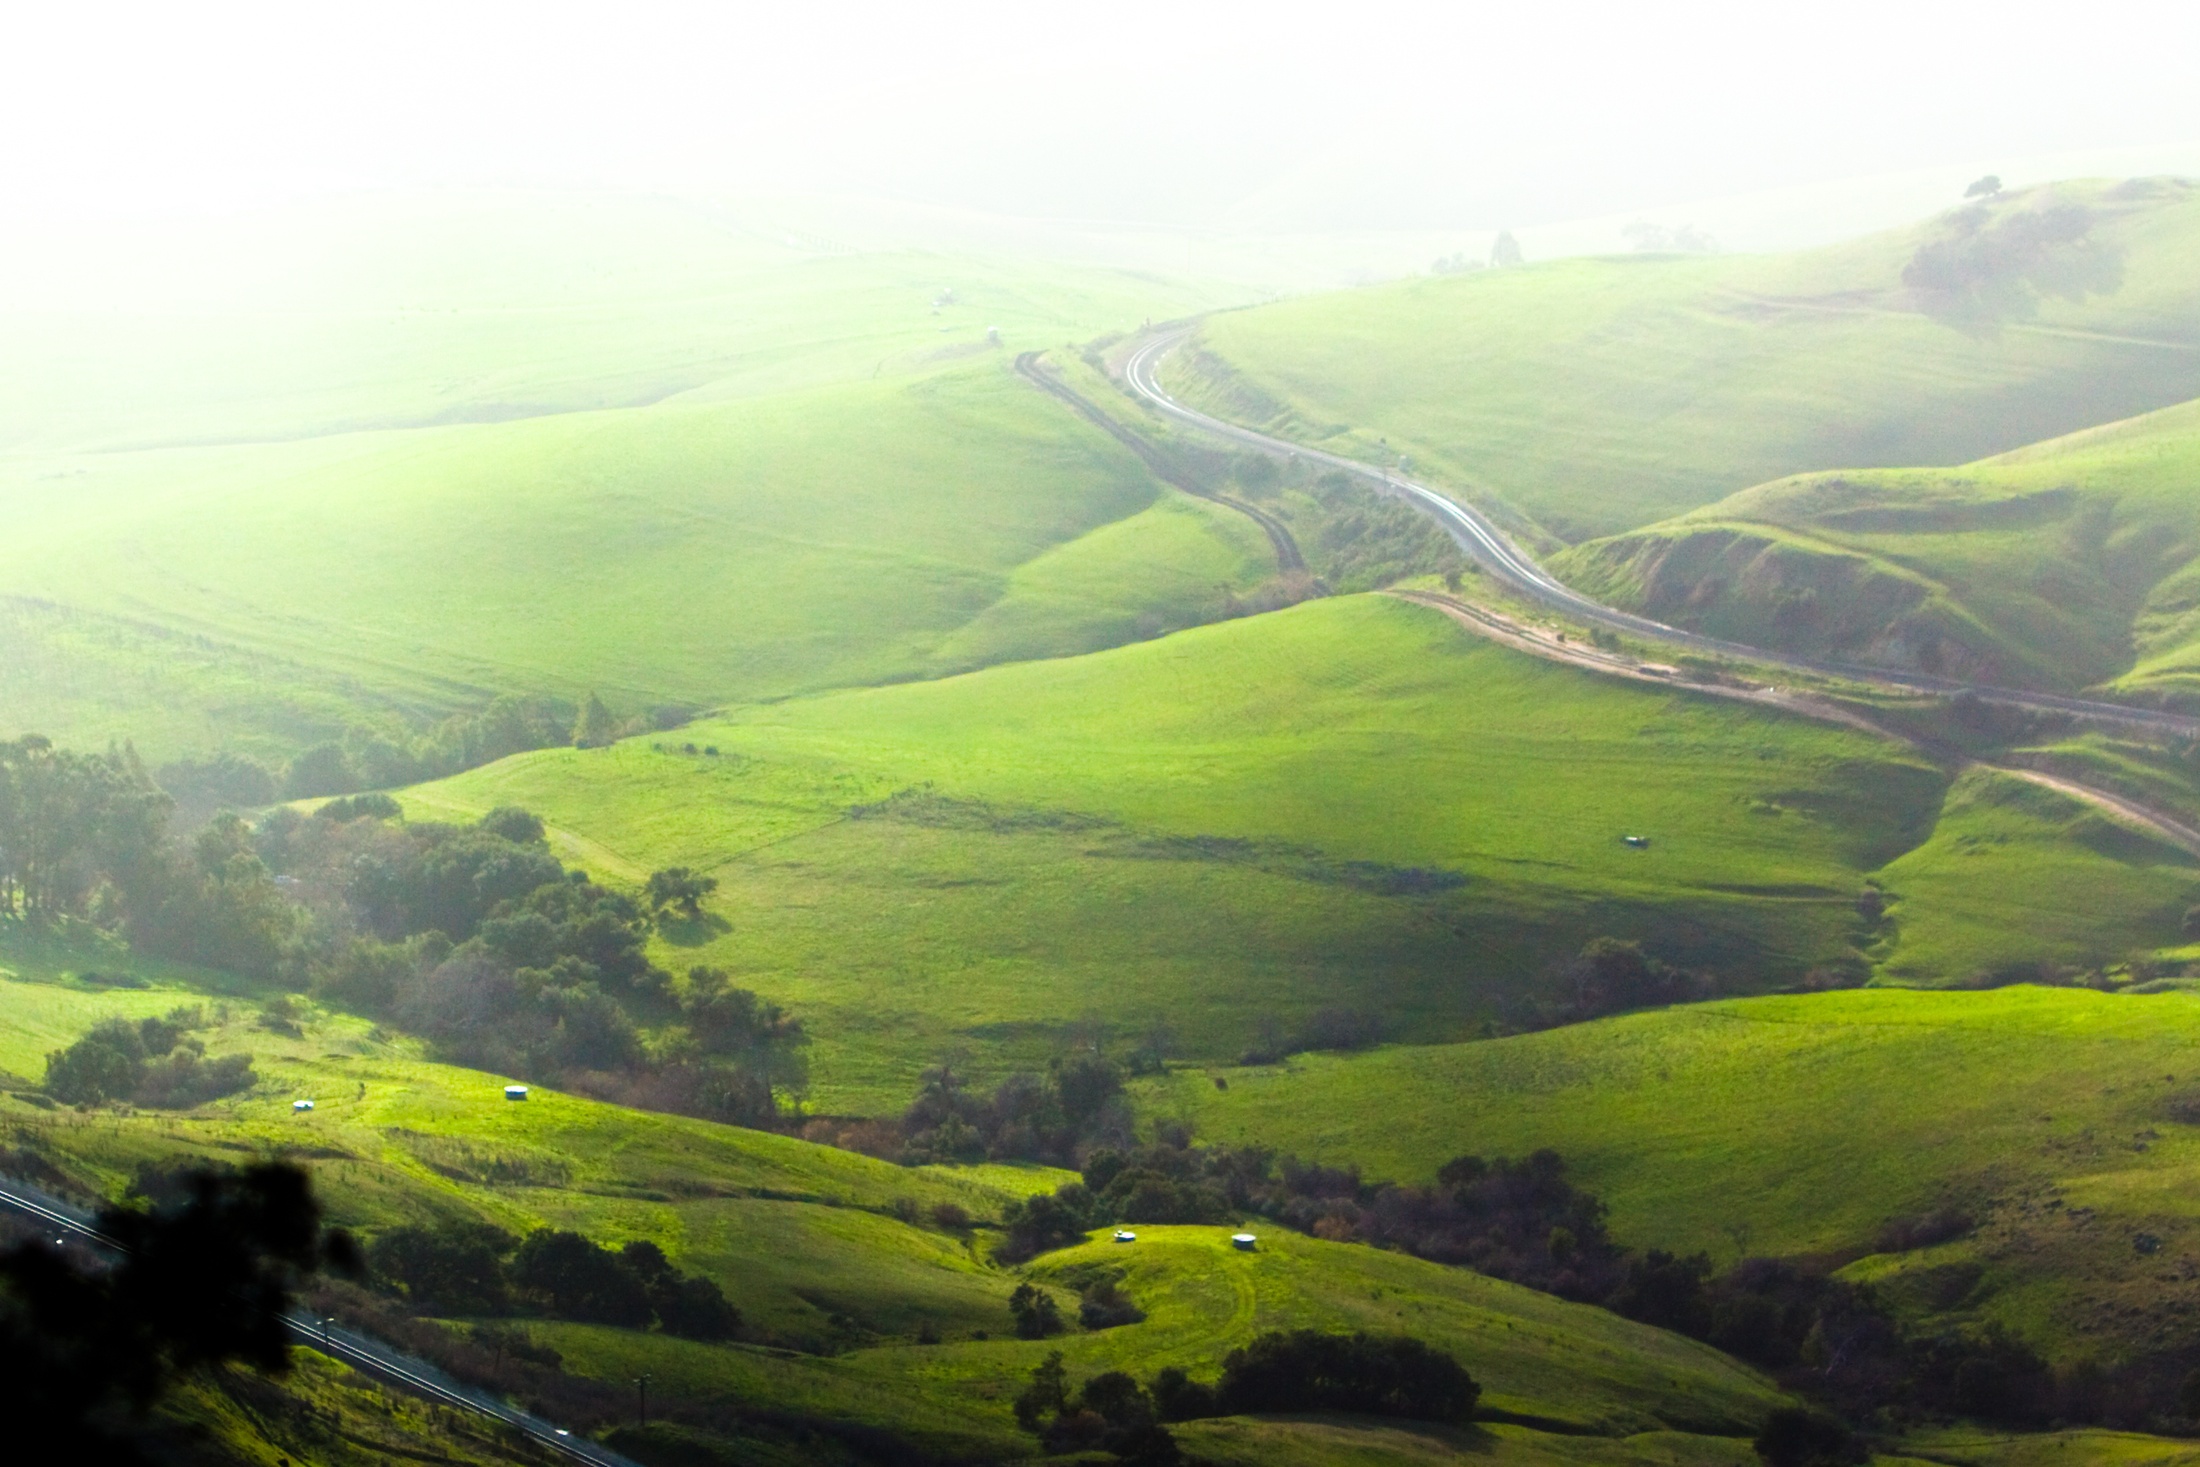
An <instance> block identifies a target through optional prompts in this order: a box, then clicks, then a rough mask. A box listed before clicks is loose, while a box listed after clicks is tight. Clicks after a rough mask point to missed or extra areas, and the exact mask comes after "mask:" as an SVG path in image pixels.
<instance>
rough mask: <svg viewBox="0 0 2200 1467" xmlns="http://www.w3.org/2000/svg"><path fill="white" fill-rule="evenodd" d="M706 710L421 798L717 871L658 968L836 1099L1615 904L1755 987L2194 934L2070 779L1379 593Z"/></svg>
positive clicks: (642, 858) (594, 856) (1440, 972)
mask: <svg viewBox="0 0 2200 1467" xmlns="http://www.w3.org/2000/svg"><path fill="white" fill-rule="evenodd" d="M690 734H692V735H693V736H694V737H695V738H697V739H698V740H705V741H707V746H709V747H716V748H717V749H718V751H719V752H718V754H717V755H716V756H715V757H713V756H711V755H709V754H707V753H705V752H702V748H703V747H704V746H702V745H699V747H698V750H697V752H695V753H692V754H691V753H687V752H684V751H683V749H682V747H681V745H680V744H678V743H674V742H671V741H669V740H667V739H655V740H653V739H650V738H648V737H643V738H638V739H633V740H629V741H627V742H626V743H623V744H621V745H619V746H617V747H615V748H611V749H603V750H551V751H545V752H543V753H539V754H533V755H526V756H522V757H519V758H515V759H511V760H507V761H504V762H502V763H499V764H496V765H493V766H490V767H488V768H485V769H481V770H477V771H474V772H473V773H470V774H467V775H463V776H460V777H458V778H456V779H453V780H449V781H445V782H443V783H440V784H435V785H429V786H423V787H421V788H418V789H415V790H412V791H408V792H406V794H405V797H404V798H405V803H406V805H407V807H408V808H409V809H410V810H411V811H412V812H413V813H414V814H415V815H416V816H431V817H432V816H441V817H457V816H463V815H472V814H478V813H479V812H481V811H484V810H487V809H489V808H492V807H494V806H496V805H500V804H515V803H516V804H521V805H526V806H528V807H530V808H533V809H535V810H538V811H540V812H542V813H543V814H544V815H545V816H546V818H548V819H549V820H550V822H551V824H552V826H553V827H554V828H555V834H554V837H553V838H554V839H555V840H557V841H559V842H561V843H562V853H563V854H564V855H566V856H567V858H568V859H572V860H575V861H578V862H581V863H583V864H585V865H588V866H589V867H591V868H592V869H594V870H596V871H598V872H601V873H603V874H604V875H606V876H608V877H610V878H611V879H614V880H621V881H627V882H638V881H640V880H641V879H642V878H643V877H645V876H646V875H647V874H648V873H649V872H650V871H651V870H655V869H658V868H661V867H665V866H671V865H687V866H693V867H697V868H699V869H703V870H707V871H710V872H712V873H713V874H714V875H716V876H717V877H718V879H719V881H720V883H721V885H720V888H719V891H718V893H717V895H716V896H715V898H713V901H712V904H711V912H712V913H713V915H714V918H715V919H716V920H715V923H714V924H710V925H703V926H698V927H695V928H692V929H690V928H675V929H672V930H671V931H670V932H669V933H668V934H667V936H666V938H665V939H663V942H662V945H661V947H660V951H659V959H660V961H662V962H664V963H665V964H666V965H667V966H671V967H675V968H682V967H685V966H686V965H688V964H690V963H694V962H704V961H707V962H711V963H715V964H718V965H720V966H723V967H726V968H729V969H731V970H732V971H733V972H734V973H736V974H737V975H739V981H740V982H742V983H743V984H745V985H747V986H751V987H754V988H756V989H758V990H759V991H761V992H764V993H766V994H768V995H769V996H771V997H772V998H774V999H777V1000H779V1001H781V1002H784V1003H786V1004H788V1005H789V1006H790V1007H792V1008H793V1009H795V1010H796V1011H797V1012H800V1013H802V1014H803V1015H804V1016H805V1017H806V1018H807V1019H808V1021H809V1023H810V1026H811V1032H812V1033H813V1034H814V1035H816V1036H817V1037H818V1041H819V1042H818V1045H817V1048H816V1050H815V1053H814V1056H813V1059H814V1066H813V1068H814V1073H815V1077H816V1082H817V1085H818V1090H817V1092H816V1098H817V1102H818V1104H819V1105H820V1106H822V1107H823V1108H824V1109H827V1110H838V1111H855V1112H861V1113H876V1112H878V1111H881V1110H893V1109H898V1108H899V1106H900V1104H901V1103H902V1101H903V1100H904V1098H905V1097H906V1096H907V1095H908V1094H909V1092H910V1089H911V1086H912V1084H913V1080H914V1077H915V1075H916V1072H917V1071H918V1070H919V1069H920V1068H921V1067H922V1066H923V1065H925V1064H928V1063H931V1062H933V1061H935V1060H936V1059H938V1058H939V1057H941V1056H942V1055H946V1054H952V1053H962V1054H965V1055H966V1056H967V1058H968V1059H969V1060H970V1062H971V1063H973V1064H974V1065H975V1066H976V1067H977V1069H978V1070H979V1071H980V1072H981V1073H983V1072H986V1071H989V1070H990V1071H993V1072H995V1073H997V1072H998V1071H999V1069H1000V1068H1002V1067H1007V1066H1011V1065H1016V1064H1024V1065H1036V1064H1040V1063H1043V1062H1044V1061H1045V1060H1046V1059H1047V1058H1048V1057H1049V1056H1050V1055H1052V1054H1053V1053H1055V1052H1056V1051H1057V1049H1058V1048H1059V1046H1060V1045H1061V1044H1062V1043H1064V1042H1065V1040H1066V1038H1067V1036H1069V1035H1070V1034H1071V1033H1073V1032H1079V1031H1081V1029H1083V1028H1084V1027H1087V1026H1091V1025H1098V1026H1100V1027H1101V1028H1103V1029H1107V1030H1111V1031H1112V1032H1114V1033H1115V1034H1117V1035H1118V1036H1122V1037H1124V1038H1126V1039H1127V1038H1131V1037H1135V1036H1139V1035H1142V1034H1144V1033H1146V1032H1147V1031H1148V1030H1149V1029H1151V1028H1153V1027H1154V1026H1155V1025H1157V1024H1160V1025H1164V1026H1166V1028H1167V1029H1169V1030H1170V1031H1172V1032H1173V1035H1174V1043H1175V1044H1176V1045H1177V1046H1178V1050H1179V1052H1180V1053H1183V1054H1186V1055H1190V1056H1195V1057H1198V1058H1200V1059H1204V1060H1213V1059H1227V1058H1231V1057H1234V1056H1235V1055H1236V1054H1238V1053H1239V1052H1240V1051H1241V1050H1243V1049H1245V1048H1246V1047H1248V1046H1249V1045H1250V1044H1252V1043H1254V1042H1256V1041H1257V1040H1258V1039H1259V1038H1260V1037H1261V1035H1262V1034H1263V1032H1264V1031H1265V1030H1267V1029H1271V1028H1280V1029H1282V1030H1284V1031H1288V1030H1289V1029H1290V1028H1291V1027H1292V1026H1295V1025H1296V1024H1298V1023H1300V1022H1302V1021H1303V1020H1304V1019H1305V1018H1306V1017H1307V1016H1308V1015H1310V1014H1311V1013H1313V1012H1314V1011H1315V1010H1318V1009H1321V1008H1326V1007H1338V1006H1342V1007H1354V1008H1364V1009H1369V1010H1373V1011H1375V1012H1376V1013H1378V1014H1379V1015H1381V1017H1382V1018H1383V1019H1384V1021H1385V1022H1386V1023H1387V1024H1388V1025H1389V1026H1390V1032H1391V1033H1393V1034H1394V1035H1400V1036H1411V1037H1413V1038H1416V1039H1433V1038H1439V1037H1444V1036H1447V1035H1448V1036H1462V1035H1464V1034H1466V1033H1468V1032H1471V1031H1473V1030H1474V1029H1475V1027H1476V1026H1477V1025H1478V1024H1479V1023H1480V1022H1481V1021H1482V1020H1483V1019H1484V1018H1485V1017H1489V1016H1492V1015H1495V1014H1498V1013H1501V1012H1506V1011H1507V1006H1508V1005H1510V1004H1513V1003H1517V1002H1519V1001H1520V1000H1521V999H1522V998H1523V997H1524V996H1525V995H1526V994H1527V993H1528V992H1529V991H1530V990H1532V989H1533V988H1534V987H1535V985H1536V984H1537V983H1538V982H1540V981H1541V979H1542V978H1543V975H1544V974H1545V973H1546V972H1547V971H1548V969H1549V967H1550V966H1551V965H1552V964H1554V963H1555V962H1557V961H1559V960H1561V959H1564V958H1566V957H1570V956H1571V955H1572V954H1573V953H1574V952H1575V951H1576V950H1577V949H1578V948H1579V947H1580V946H1581V945H1582V943H1583V942H1585V941H1586V940H1587V939H1589V938H1590V937H1593V936H1597V935H1600V934H1604V933H1614V934H1619V935H1623V936H1632V937H1638V938H1640V939H1642V940H1643V941H1645V942H1646V943H1647V944H1648V945H1649V946H1650V947H1651V949H1652V950H1653V951H1656V952H1659V953H1662V954H1664V955H1665V956H1667V957H1668V958H1669V959H1670V960H1673V961H1677V962H1685V963H1689V964H1692V965H1700V966H1703V967H1706V968H1709V969H1711V970H1712V971H1714V972H1715V973H1716V974H1717V975H1718V976H1719V977H1720V979H1721V980H1722V981H1724V982H1726V983H1728V984H1731V985H1736V986H1740V987H1743V988H1750V987H1760V986H1771V985H1773V984H1775V983H1778V982H1783V981H1793V980H1795V979H1796V978H1799V977H1800V976H1801V975H1802V974H1803V973H1804V972H1806V971H1807V970H1809V969H1811V968H1813V967H1817V966H1822V965H1835V966H1845V967H1846V968H1848V969H1849V970H1850V971H1854V972H1859V973H1861V972H1863V971H1865V970H1866V968H1867V965H1868V964H1869V963H1871V962H1872V961H1875V960H1876V961H1878V962H1879V963H1881V964H1882V965H1883V966H1884V967H1885V968H1886V970H1887V971H1888V972H1890V974H1893V975H1895V976H1899V977H1900V978H1901V979H1902V981H1905V982H1927V983H1968V982H1970V981H1973V980H1974V979H1975V978H1977V977H1978V976H1980V975H1981V974H1984V973H1987V972H1990V971H1993V970H1995V969H1997V968H2000V967H2003V966H2005V965H2007V964H2010V963H2014V962H2020V961H2029V962H2031V963H2033V964H2035V965H2036V964H2038V963H2039V962H2042V961H2048V962H2053V963H2056V964H2058V965H2064V966H2068V967H2089V966H2099V965H2102V964H2107V963H2113V962H2117V961H2120V960H2121V959H2122V958H2124V957H2125V956H2126V955H2127V954H2128V953H2131V952H2133V951H2144V950H2151V949H2155V948H2159V947H2162V946H2164V945H2167V944H2172V943H2175V942H2177V941H2179V940H2180V939H2179V935H2178V930H2177V923H2178V920H2179V918H2180V916H2181V914H2182V912H2183V910H2184V907H2185V905H2187V904H2189V902H2190V901H2191V899H2192V896H2193V893H2194V890H2195V887H2196V876H2200V873H2195V872H2194V870H2193V869H2192V863H2191V862H2190V860H2189V859H2188V858H2186V857H2185V856H2183V855H2182V854H2181V853H2179V852H2177V851H2175V850H2174V849H2172V848H2170V847H2167V846H2162V845H2158V844H2156V843H2154V842H2152V841H2150V840H2144V839H2141V838H2138V837H2136V836H2131V835H2129V834H2127V833H2126V832H2125V831H2124V830H2123V828H2122V827H2120V826H2115V825H2112V824H2109V823H2107V822H2106V821H2105V820H2103V819H2102V818H2100V817H2098V816H2095V815H2091V814H2089V813H2088V812H2087V811H2086V810H2085V809H2084V807H2081V806H2078V805H2076V804H2074V803H2072V802H2069V801H2067V800H2065V799H2064V798H2063V797H2061V796H2059V795H2053V794H2051V793H2049V792H2046V791H2040V790H2036V789H2035V788H2034V787H2032V786H2026V785H2019V784H2017V783H2016V782H2015V781H2013V780H2006V777H2003V776H1986V775H1976V776H1970V777H1967V778H1966V779H1965V780H1964V781H1962V782H1961V783H1959V784H1958V785H1957V786H1956V796H1955V798H1953V799H1951V800H1948V803H1947V808H1946V810H1945V811H1943V808H1942V806H1943V800H1944V798H1946V794H1947V791H1948V788H1949V784H1948V776H1947V775H1945V774H1944V773H1942V772H1941V771H1939V770H1936V769H1934V768H1932V767H1930V766H1928V765H1926V764H1924V763H1922V762H1920V761H1918V760H1917V759H1916V758H1915V757H1914V756H1911V755H1909V754H1907V753H1905V752H1903V751H1902V750H1901V749H1900V748H1899V747H1897V746H1894V745H1891V744H1887V743H1883V742H1880V741H1876V740H1872V739H1868V738H1866V737H1864V736H1862V735H1859V734H1854V733H1851V732H1848V731H1845V730H1840V729H1833V728H1827V727H1824V726H1820V725H1815V724H1811V723H1808V722H1805V721H1802V720H1799V719H1793V718H1788V717H1785V716H1781V715H1777V714H1773V713H1770V712H1766V711H1760V710H1754V709H1749V708H1744V707H1740V706H1737V705H1734V704H1731V703H1723V702H1719V701H1717V700H1713V699H1709V698H1703V697H1697V696H1692V695H1690V694H1687V693H1683V692H1678V691H1665V690H1653V689H1646V688H1643V687H1640V686H1637V685H1631V684H1620V683H1613V682H1608V681H1603V680H1600V679H1598V678H1595V677H1593V676H1591V675H1588V674H1585V673H1581V672H1578V671H1575V670H1572V669H1568V668H1564V667H1558V666H1553V665H1550V664H1546V663H1542V662H1538V661H1536V660H1534V659H1531V658H1528V657H1525V656H1521V655H1519V654H1516V653H1512V652H1509V651H1506V650H1504V649H1501V648H1498V647H1495V646H1492V645H1490V644H1487V643H1483V642H1480V641H1477V640H1475V639H1472V638H1468V637H1463V636H1461V635H1459V633H1458V632H1457V630H1456V628H1454V627H1453V626H1452V625H1451V624H1450V623H1449V622H1448V621H1446V620H1444V619H1443V618H1441V617H1439V616H1437V615H1435V614H1433V613H1430V612H1428V611H1426V610H1424V609H1421V608H1418V607H1414V606H1410V605H1406V604H1402V603H1399V602H1395V601H1391V600H1388V599H1383V598H1340V599H1334V600H1328V601H1322V602H1316V603H1311V604H1308V605H1304V606H1300V607H1297V608H1294V609H1293V610H1290V611H1288V612H1283V613H1280V614H1278V615H1275V616H1271V617H1262V618H1256V619H1253V620H1248V621H1241V622H1233V623H1228V624H1225V625H1222V626H1216V627H1210V628H1205V629H1200V630H1196V631H1192V632H1187V633H1183V634H1180V635H1177V636H1174V637H1169V638H1165V639H1162V640H1160V641H1157V642H1150V643H1142V644H1139V645H1137V646H1135V647H1129V648H1123V649H1119V650H1116V651H1112V652H1106V653H1101V654H1097V655H1094V656H1091V657H1087V658H1079V659H1074V660H1067V661H1059V662H1051V663H1044V664H1029V665H1023V666H1017V667H1010V668H998V669H993V670H990V671H987V672H983V673H979V674H974V675H971V676H969V677H963V678H957V679H951V680H947V681H943V682H938V683H929V684H923V685H918V686H903V687H895V688H888V689H878V690H870V691H863V692H854V693H844V694H835V695H830V696H827V697H822V698H817V699H807V700H798V701H792V702H787V703H781V704H777V705H773V706H772V707H769V708H759V709H753V710H748V711H745V712H743V713H741V714H739V715H738V716H733V717H728V718H726V719H723V720H719V721H714V722H708V723H705V724H702V725H700V726H699V727H697V728H696V729H693V730H683V731H682V733H681V735H680V737H681V738H683V739H684V738H686V737H688V736H689V735H690ZM1629 833H1642V834H1648V835H1650V836H1651V837H1652V845H1651V847H1650V848H1649V849H1648V850H1631V849H1629V848H1628V847H1626V846H1625V845H1623V844H1622V843H1621V841H1620V839H1619V837H1620V836H1621V835H1622V834H1629ZM1867 877H1870V878H1872V879H1875V880H1877V881H1879V882H1880V883H1881V884H1882V885H1883V886H1884V888H1885V889H1886V892H1887V894H1888V897H1889V898H1890V899H1891V900H1890V901H1889V903H1888V909H1887V913H1886V915H1885V916H1884V917H1883V918H1882V919H1881V920H1879V921H1878V922H1877V923H1867V922H1866V921H1865V920H1864V919H1863V918H1862V917H1860V916H1859V915H1858V913H1857V909H1856V905H1855V901H1856V897H1857V895H1858V894H1859V892H1860V891H1861V890H1862V889H1863V885H1864V882H1865V880H1866V878H1867ZM2014 892H2023V893H2026V895H2025V896H2024V897H2023V899H2022V900H2023V903H2024V906H2023V910H2022V911H2015V910H2013V909H2012V907H2011V905H2010V903H2011V900H2012V893H2014Z"/></svg>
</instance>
